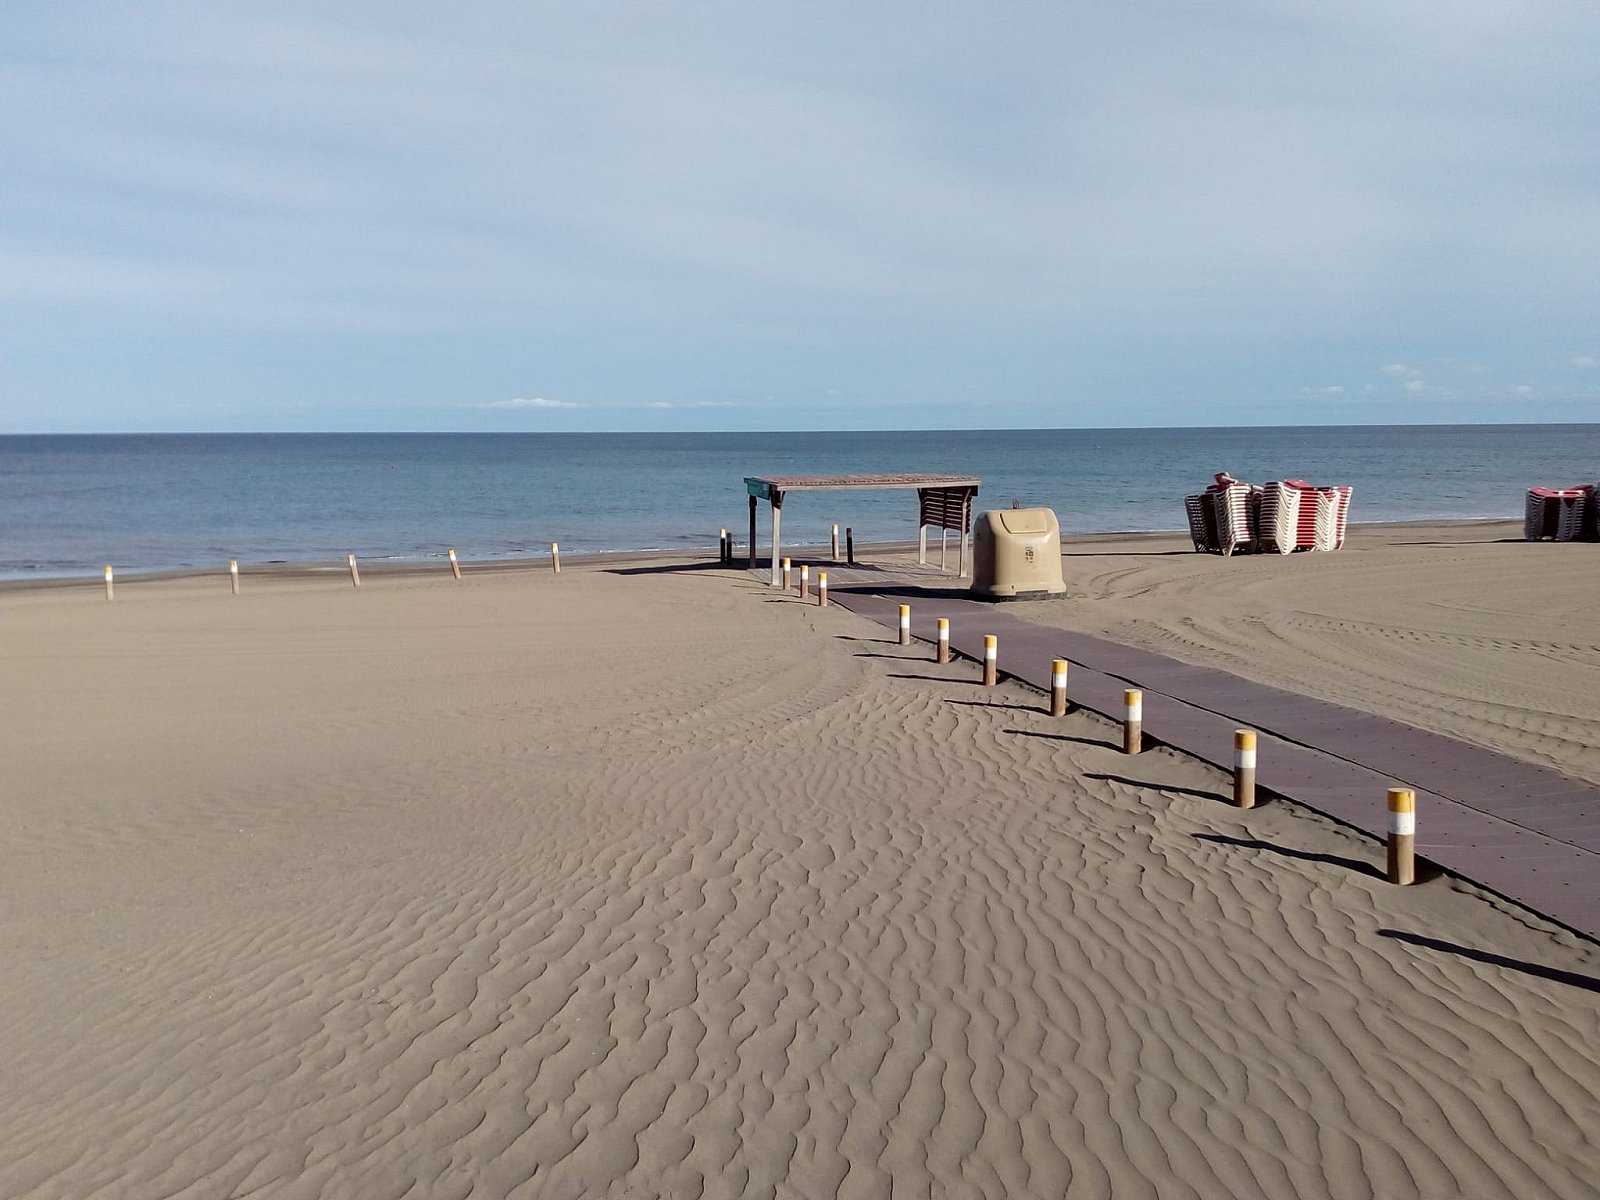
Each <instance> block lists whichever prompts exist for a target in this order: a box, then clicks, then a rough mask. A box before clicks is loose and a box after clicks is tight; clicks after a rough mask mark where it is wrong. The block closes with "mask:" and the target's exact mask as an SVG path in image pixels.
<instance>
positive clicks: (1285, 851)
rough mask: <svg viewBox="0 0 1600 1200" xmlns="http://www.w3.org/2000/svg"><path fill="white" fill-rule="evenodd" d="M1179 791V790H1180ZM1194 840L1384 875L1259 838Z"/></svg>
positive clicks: (1199, 836)
mask: <svg viewBox="0 0 1600 1200" xmlns="http://www.w3.org/2000/svg"><path fill="white" fill-rule="evenodd" d="M1180 790H1181V789H1180ZM1215 798H1216V799H1218V800H1230V799H1231V797H1227V796H1216V797H1215ZM1194 837H1195V840H1196V841H1199V842H1216V843H1218V844H1219V845H1223V846H1238V847H1240V848H1242V849H1245V850H1265V851H1267V853H1269V854H1277V855H1280V856H1281V857H1283V858H1294V859H1298V860H1300V861H1301V862H1315V863H1326V864H1327V865H1328V866H1330V867H1343V868H1344V869H1345V870H1347V871H1354V872H1355V873H1356V874H1357V875H1368V876H1371V877H1373V878H1375V879H1382V878H1384V874H1383V872H1382V871H1381V870H1379V869H1378V868H1377V867H1375V866H1373V865H1372V864H1371V863H1367V862H1362V861H1361V860H1360V859H1358V858H1344V857H1343V856H1341V855H1338V854H1321V853H1318V852H1317V851H1314V850H1296V849H1295V848H1294V847H1292V846H1280V845H1278V844H1277V843H1276V842H1263V841H1261V840H1260V839H1259V838H1236V837H1228V836H1227V835H1225V834H1221V833H1197V834H1195V835H1194Z"/></svg>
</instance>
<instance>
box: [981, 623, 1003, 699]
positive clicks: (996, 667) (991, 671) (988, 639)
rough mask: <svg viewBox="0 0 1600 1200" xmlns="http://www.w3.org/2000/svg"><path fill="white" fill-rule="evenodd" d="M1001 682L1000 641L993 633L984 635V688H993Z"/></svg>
mask: <svg viewBox="0 0 1600 1200" xmlns="http://www.w3.org/2000/svg"><path fill="white" fill-rule="evenodd" d="M999 682H1000V639H999V638H998V637H996V636H995V635H994V634H992V633H986V634H984V635H983V686H984V687H993V686H994V685H995V684H997V683H999Z"/></svg>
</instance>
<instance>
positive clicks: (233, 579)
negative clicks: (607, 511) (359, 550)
mask: <svg viewBox="0 0 1600 1200" xmlns="http://www.w3.org/2000/svg"><path fill="white" fill-rule="evenodd" d="M445 555H446V557H447V558H448V559H449V562H450V574H451V575H453V576H454V577H455V578H456V580H457V581H458V582H459V581H460V579H461V562H460V560H458V559H457V558H456V552H455V551H454V550H447V551H445ZM784 561H785V562H787V561H788V560H787V559H785V560H784ZM345 566H346V567H348V568H349V571H350V586H351V587H360V586H361V566H360V563H359V562H357V560H356V556H355V555H354V554H347V555H345ZM550 567H551V570H553V571H554V572H555V573H556V574H557V575H559V574H561V547H560V545H558V544H557V543H555V542H551V543H550ZM228 589H229V590H230V591H231V592H232V593H233V594H234V595H235V596H237V595H239V592H240V585H239V560H238V559H237V558H230V559H229V560H228ZM116 594H117V593H116V572H115V571H113V570H112V568H111V566H110V565H109V564H108V565H107V566H106V599H107V600H115V599H116Z"/></svg>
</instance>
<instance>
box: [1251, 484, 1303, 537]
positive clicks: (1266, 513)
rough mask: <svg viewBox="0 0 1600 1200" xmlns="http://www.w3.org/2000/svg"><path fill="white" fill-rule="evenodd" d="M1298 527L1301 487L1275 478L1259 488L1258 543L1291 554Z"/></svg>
mask: <svg viewBox="0 0 1600 1200" xmlns="http://www.w3.org/2000/svg"><path fill="white" fill-rule="evenodd" d="M1299 528H1300V489H1299V488H1292V487H1289V486H1288V485H1287V484H1285V483H1284V482H1283V481H1282V480H1278V479H1274V480H1273V481H1272V482H1271V483H1268V484H1264V485H1262V488H1261V547H1262V549H1264V550H1267V549H1271V550H1276V551H1277V552H1278V553H1279V554H1291V553H1293V552H1294V549H1295V546H1296V544H1297V542H1298V530H1299Z"/></svg>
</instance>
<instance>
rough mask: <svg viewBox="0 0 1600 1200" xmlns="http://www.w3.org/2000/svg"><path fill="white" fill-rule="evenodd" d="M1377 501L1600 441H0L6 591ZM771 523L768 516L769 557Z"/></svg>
mask: <svg viewBox="0 0 1600 1200" xmlns="http://www.w3.org/2000/svg"><path fill="white" fill-rule="evenodd" d="M1220 470H1227V471H1231V472H1232V473H1233V474H1234V475H1236V476H1238V477H1239V478H1242V479H1249V480H1252V481H1255V482H1261V481H1263V480H1266V479H1281V478H1285V477H1296V476H1298V477H1301V478H1304V479H1308V480H1310V481H1311V482H1313V483H1348V484H1352V485H1354V487H1355V493H1354V498H1353V502H1352V511H1351V516H1352V519H1354V520H1357V521H1395V520H1405V519H1421V518H1440V517H1443V518H1469V517H1516V516H1520V515H1521V509H1522V493H1523V490H1524V489H1525V488H1526V487H1528V486H1529V485H1531V484H1540V483H1542V484H1553V485H1559V484H1570V483H1573V482H1583V481H1587V482H1593V481H1595V480H1597V479H1600V425H1473V426H1357V427H1318V428H1295V429H1287V428H1281V429H1267V428H1247V429H1134V430H1130V429H1115V430H1111V429H1107V430H1071V429H1049V430H979V431H959V432H915V433H693V434H689V433H682V434H642V433H639V434H540V433H527V434H515V433H512V434H187V435H167V434H160V435H102V436H4V437H0V577H5V578H19V577H22V578H47V577H51V576H67V575H77V574H89V575H93V574H96V573H98V572H99V570H100V568H101V567H103V566H104V565H105V564H106V563H115V564H116V565H117V566H118V568H119V570H120V569H130V570H140V569H165V568H174V567H196V566H213V565H216V564H217V563H218V562H219V561H226V560H227V559H229V558H237V559H239V560H240V561H241V562H244V563H265V562H275V561H305V560H328V561H342V560H343V558H344V555H345V554H346V553H349V552H351V551H354V552H355V553H357V554H359V555H361V556H362V557H364V558H397V559H406V558H417V557H422V556H428V555H437V554H442V553H443V552H444V550H445V549H446V548H448V547H451V546H454V547H455V548H456V551H457V553H458V554H460V555H461V556H462V557H463V558H467V559H474V558H477V559H484V558H516V557H518V556H519V555H526V554H541V553H544V552H545V551H546V549H547V547H548V544H549V543H550V542H552V541H557V542H560V543H561V547H562V550H563V552H566V553H584V552H594V551H605V550H655V549H667V550H673V549H689V548H695V547H705V548H706V549H707V550H708V551H710V550H712V548H713V547H714V546H715V544H716V531H717V529H718V527H719V526H724V525H726V526H728V527H729V528H730V529H733V530H734V531H735V532H736V533H737V535H738V536H739V537H740V538H741V539H742V538H743V536H744V530H745V528H746V522H747V515H746V509H745V498H744V496H745V493H744V484H743V479H744V477H745V476H746V475H763V474H786V475H794V474H829V475H832V474H855V473H866V472H881V471H936V472H946V473H960V474H972V475H977V476H978V477H980V478H981V479H982V480H983V488H982V490H981V491H980V492H979V495H978V505H977V507H978V509H979V510H982V509H984V508H991V507H1006V506H1009V504H1010V503H1011V501H1012V500H1013V499H1016V500H1021V501H1022V502H1023V503H1024V504H1043V505H1048V506H1050V507H1052V508H1054V509H1055V510H1056V512H1057V513H1058V514H1059V515H1060V517H1061V523H1062V527H1063V529H1065V530H1066V531H1068V532H1097V531H1108V530H1136V529H1139V530H1143V529H1181V528H1184V527H1185V518H1184V514H1183V505H1182V497H1183V496H1184V494H1185V493H1186V492H1191V491H1196V490H1198V489H1199V488H1200V487H1201V486H1203V485H1204V484H1205V483H1207V482H1209V480H1210V478H1211V475H1212V473H1213V472H1215V471H1220ZM833 521H837V522H838V523H839V524H840V525H852V526H854V527H855V530H856V536H857V537H858V538H859V539H860V540H863V541H888V540H909V539H912V538H914V537H915V536H916V508H915V500H914V496H913V494H911V493H905V492H877V493H873V492H864V493H841V494H836V495H826V496H824V495H816V494H812V493H795V494H793V495H792V496H791V497H790V499H789V502H788V503H787V504H786V505H785V506H784V534H785V541H786V542H787V541H789V540H791V539H793V540H794V541H799V542H806V541H809V542H813V543H818V542H823V541H826V539H827V529H828V524H829V523H830V522H833ZM765 531H766V509H765V506H764V505H763V507H762V537H763V538H765Z"/></svg>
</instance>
